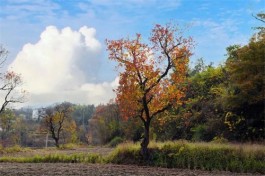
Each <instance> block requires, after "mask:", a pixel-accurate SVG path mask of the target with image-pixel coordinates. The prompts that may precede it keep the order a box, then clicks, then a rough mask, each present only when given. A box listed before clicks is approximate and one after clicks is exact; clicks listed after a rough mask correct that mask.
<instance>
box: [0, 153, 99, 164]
mask: <svg viewBox="0 0 265 176" xmlns="http://www.w3.org/2000/svg"><path fill="white" fill-rule="evenodd" d="M103 161H104V160H103V157H102V156H101V155H99V154H84V153H77V154H71V155H66V154H50V155H44V156H41V155H35V156H30V157H1V158H0V162H16V163H103Z"/></svg>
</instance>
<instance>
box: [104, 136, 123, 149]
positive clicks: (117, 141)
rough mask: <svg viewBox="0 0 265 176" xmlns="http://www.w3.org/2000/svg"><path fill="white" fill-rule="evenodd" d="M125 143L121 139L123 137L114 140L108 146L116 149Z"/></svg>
mask: <svg viewBox="0 0 265 176" xmlns="http://www.w3.org/2000/svg"><path fill="white" fill-rule="evenodd" d="M122 142H123V139H122V138H121V137H118V136H117V137H115V138H113V139H112V140H111V141H110V142H109V144H108V146H110V147H116V146H117V145H118V144H120V143H122Z"/></svg>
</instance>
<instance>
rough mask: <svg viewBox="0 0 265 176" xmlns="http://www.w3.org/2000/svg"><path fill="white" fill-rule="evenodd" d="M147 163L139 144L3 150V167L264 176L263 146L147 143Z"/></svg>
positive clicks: (181, 142) (1, 160) (0, 156)
mask: <svg viewBox="0 0 265 176" xmlns="http://www.w3.org/2000/svg"><path fill="white" fill-rule="evenodd" d="M149 147H150V157H149V160H143V158H142V156H141V155H140V144H139V143H136V144H134V143H130V142H128V143H123V144H121V145H119V146H117V147H116V148H107V147H85V148H84V147H82V148H80V147H77V146H74V148H71V147H65V148H62V149H56V148H48V149H30V148H21V147H18V146H16V147H13V148H5V149H3V148H2V149H1V151H0V162H2V163H9V162H12V163H97V164H104V165H105V164H120V165H137V166H138V165H142V166H152V167H163V168H178V169H189V170H202V171H203V170H205V171H211V172H213V171H226V172H233V173H252V174H254V173H256V174H257V173H259V174H265V170H264V168H265V148H264V146H263V145H250V144H244V145H239V144H237V145H235V144H215V143H189V142H186V141H176V142H164V143H155V142H151V143H150V146H149Z"/></svg>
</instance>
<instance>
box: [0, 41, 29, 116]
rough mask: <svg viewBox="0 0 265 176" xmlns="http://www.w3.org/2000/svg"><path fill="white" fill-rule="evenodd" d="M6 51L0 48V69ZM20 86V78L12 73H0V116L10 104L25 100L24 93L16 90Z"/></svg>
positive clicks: (4, 59)
mask: <svg viewBox="0 0 265 176" xmlns="http://www.w3.org/2000/svg"><path fill="white" fill-rule="evenodd" d="M7 54H8V51H7V50H6V49H5V48H3V47H2V46H0V68H3V66H4V63H5V61H6V56H7ZM21 84H22V79H21V76H20V75H19V74H17V73H15V72H13V71H7V72H4V71H3V72H0V95H1V104H0V114H2V113H3V111H4V110H5V109H6V107H7V106H8V105H9V104H11V103H22V102H23V101H24V99H25V91H24V90H20V91H19V90H18V87H19V86H20V85H21Z"/></svg>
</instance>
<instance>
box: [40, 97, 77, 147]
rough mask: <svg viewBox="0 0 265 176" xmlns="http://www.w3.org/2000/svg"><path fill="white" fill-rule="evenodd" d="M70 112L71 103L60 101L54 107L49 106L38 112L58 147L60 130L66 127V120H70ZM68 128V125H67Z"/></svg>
mask: <svg viewBox="0 0 265 176" xmlns="http://www.w3.org/2000/svg"><path fill="white" fill-rule="evenodd" d="M71 113H72V105H71V104H70V103H66V102H65V103H62V104H59V105H56V106H54V107H49V108H46V109H45V110H43V111H42V112H40V115H41V116H42V118H43V123H44V126H45V127H46V129H47V130H48V132H49V133H51V136H52V138H53V139H54V141H55V145H56V147H59V141H60V139H61V135H62V132H63V131H64V130H67V129H66V124H67V121H69V120H70V118H71ZM68 128H69V127H68Z"/></svg>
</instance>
